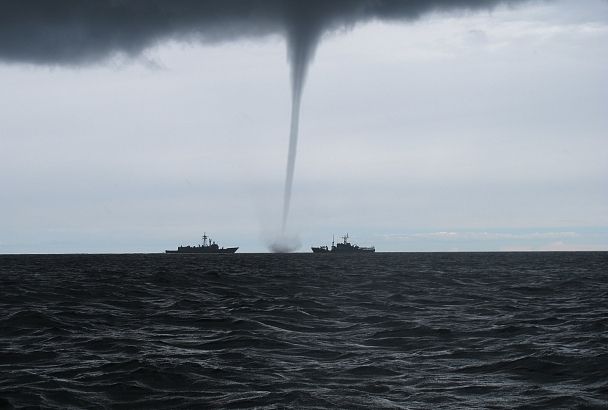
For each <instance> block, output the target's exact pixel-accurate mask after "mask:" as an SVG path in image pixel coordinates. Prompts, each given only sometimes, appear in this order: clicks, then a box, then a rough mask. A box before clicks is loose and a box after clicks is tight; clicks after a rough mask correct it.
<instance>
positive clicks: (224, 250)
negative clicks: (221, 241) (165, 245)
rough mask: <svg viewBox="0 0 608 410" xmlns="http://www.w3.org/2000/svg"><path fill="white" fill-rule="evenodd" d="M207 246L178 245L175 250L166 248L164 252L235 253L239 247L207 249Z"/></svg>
mask: <svg viewBox="0 0 608 410" xmlns="http://www.w3.org/2000/svg"><path fill="white" fill-rule="evenodd" d="M208 248H209V247H208V246H207V247H203V246H201V247H198V246H180V247H179V248H177V250H166V251H165V253H235V252H236V251H237V250H238V249H239V248H238V247H237V248H219V249H208Z"/></svg>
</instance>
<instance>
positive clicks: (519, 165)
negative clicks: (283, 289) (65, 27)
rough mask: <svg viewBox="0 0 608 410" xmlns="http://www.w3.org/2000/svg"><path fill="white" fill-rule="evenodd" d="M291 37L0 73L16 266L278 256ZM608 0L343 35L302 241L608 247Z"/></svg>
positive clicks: (299, 219)
mask: <svg viewBox="0 0 608 410" xmlns="http://www.w3.org/2000/svg"><path fill="white" fill-rule="evenodd" d="M286 56H287V53H286V45H285V38H284V37H283V36H281V35H280V34H273V33H270V34H268V35H265V36H261V37H259V36H256V37H255V38H239V39H236V40H231V41H222V42H219V43H208V42H204V43H201V42H198V41H196V40H193V39H190V40H188V41H184V40H171V41H164V42H160V43H158V44H156V45H155V46H153V47H150V48H147V49H145V51H144V52H143V54H142V55H139V56H137V57H133V58H131V57H125V56H117V57H112V58H110V59H107V60H104V61H102V62H99V63H94V64H87V65H85V66H78V65H62V64H59V65H58V64H50V65H48V64H38V63H31V62H21V61H14V60H0V90H1V93H0V253H20V252H27V253H46V252H50V253H55V252H160V251H164V250H165V249H171V248H175V247H176V246H177V245H179V244H187V243H197V242H198V241H199V237H200V235H202V233H203V232H204V231H206V232H207V233H210V234H211V235H212V237H214V238H216V239H217V241H218V242H219V243H220V245H223V246H240V251H244V252H256V251H262V252H263V251H266V250H267V244H268V242H269V241H270V240H271V239H272V237H273V235H274V234H275V233H276V231H277V229H279V225H280V222H281V221H280V219H281V215H280V214H281V207H282V190H283V183H284V178H285V162H286V154H287V143H288V133H289V115H290V101H291V97H290V92H291V91H290V86H289V75H290V71H289V67H288V63H287V57H286ZM607 73H608V2H607V1H604V0H585V1H530V2H524V3H521V4H519V3H518V4H516V5H512V6H499V7H498V8H496V9H494V10H492V11H488V10H484V11H460V12H456V13H453V12H441V13H431V14H426V15H424V16H422V17H421V18H419V19H416V20H413V21H398V20H397V21H390V22H387V21H380V20H372V21H370V22H367V23H364V24H358V25H356V26H353V27H351V28H349V29H347V30H343V29H341V30H337V31H332V32H329V33H326V34H324V36H323V38H322V41H321V42H320V44H319V45H318V48H317V51H316V55H315V57H314V61H313V62H312V64H311V66H310V69H309V72H308V78H307V82H306V86H305V90H304V95H303V101H302V113H301V118H300V121H301V123H300V139H299V146H298V155H297V163H296V169H295V182H294V188H293V189H294V191H293V195H294V196H293V199H292V211H291V214H290V219H289V223H288V226H289V231H290V234H292V235H295V236H298V237H299V240H300V242H301V248H300V250H301V251H307V250H309V247H310V246H311V245H315V246H316V245H321V244H329V242H331V237H332V234H336V235H341V234H344V233H346V232H348V233H349V234H350V235H351V238H352V241H353V242H355V243H358V244H360V245H375V246H376V248H377V250H378V251H443V250H446V251H451V250H480V251H487V250H608V160H607V159H608V108H607V107H608V75H607Z"/></svg>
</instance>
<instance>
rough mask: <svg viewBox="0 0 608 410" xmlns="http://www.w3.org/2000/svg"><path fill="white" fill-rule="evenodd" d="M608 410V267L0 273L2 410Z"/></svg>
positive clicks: (296, 261)
mask: <svg viewBox="0 0 608 410" xmlns="http://www.w3.org/2000/svg"><path fill="white" fill-rule="evenodd" d="M13 406H14V407H17V408H19V407H23V406H42V407H45V408H48V407H56V408H66V407H73V408H84V407H90V408H98V407H112V408H120V407H122V408H161V407H164V408H180V407H183V408H248V407H268V408H283V407H290V408H363V407H365V408H450V409H451V408H459V407H460V408H476V407H482V408H487V407H490V408H512V407H517V406H524V407H539V408H545V407H546V408H577V407H583V408H588V407H597V408H602V407H604V408H605V407H607V406H608V253H529V254H528V253H513V254H509V253H503V254H486V253H484V254H458V253H451V254H422V253H421V254H375V255H357V256H350V257H349V256H344V255H313V254H299V255H298V254H292V255H254V254H249V255H247V254H241V255H239V254H236V255H199V256H196V255H190V256H189V255H90V256H86V255H81V256H77V255H75V256H65V255H63V256H62V255H56V256H0V408H4V407H7V408H11V407H13Z"/></svg>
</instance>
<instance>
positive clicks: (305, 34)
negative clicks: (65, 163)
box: [0, 0, 522, 64]
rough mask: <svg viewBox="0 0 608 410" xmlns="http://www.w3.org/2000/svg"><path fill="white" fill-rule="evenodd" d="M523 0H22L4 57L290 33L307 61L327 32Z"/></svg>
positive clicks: (109, 51) (2, 21) (2, 40)
mask: <svg viewBox="0 0 608 410" xmlns="http://www.w3.org/2000/svg"><path fill="white" fill-rule="evenodd" d="M521 1H522V0H510V1H506V0H503V1H499V0H491V1H488V0H413V1H401V0H332V1H324V0H309V1H306V2H303V1H299V0H207V1H205V0H202V1H196V0H174V1H164V0H148V1H144V0H112V1H105V2H103V1H80V0H60V1H53V2H48V1H44V0H24V1H18V2H3V4H2V5H1V6H0V60H4V61H13V62H27V63H34V64H83V63H94V62H96V61H99V60H103V59H105V58H108V57H111V56H113V55H115V54H125V55H129V56H136V55H138V54H140V53H141V52H142V51H144V50H145V49H146V48H148V47H150V46H153V45H155V44H157V43H159V42H162V41H164V40H168V39H177V40H180V39H181V40H188V41H191V40H200V41H204V42H220V41H228V40H233V39H238V38H246V37H258V36H265V35H271V34H280V35H285V36H286V37H287V39H288V44H289V49H290V52H289V56H290V60H292V61H297V60H298V59H303V60H308V59H309V58H310V56H311V54H312V53H313V52H314V47H315V44H316V42H317V40H318V39H319V38H320V36H321V35H322V34H323V33H324V32H326V31H327V30H333V29H337V28H343V27H351V26H354V25H356V24H357V23H360V22H365V21H369V20H374V19H381V20H411V19H415V18H417V17H419V16H420V15H422V14H424V13H427V12H431V11H436V10H439V11H441V10H446V11H454V10H469V9H489V8H491V7H493V6H495V5H497V4H498V3H518V2H521Z"/></svg>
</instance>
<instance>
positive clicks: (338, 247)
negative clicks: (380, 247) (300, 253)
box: [311, 234, 376, 253]
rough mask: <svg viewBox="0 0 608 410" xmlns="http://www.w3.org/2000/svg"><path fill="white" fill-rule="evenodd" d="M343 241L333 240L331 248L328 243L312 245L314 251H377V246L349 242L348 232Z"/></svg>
mask: <svg viewBox="0 0 608 410" xmlns="http://www.w3.org/2000/svg"><path fill="white" fill-rule="evenodd" d="M342 241H343V242H342V243H337V244H336V243H335V240H334V239H332V241H331V248H329V247H328V246H327V245H324V246H313V247H311V249H312V251H313V252H314V253H369V252H376V248H375V247H373V246H369V247H365V246H358V245H353V244H351V243H350V242H348V234H346V235H344V236H343V237H342Z"/></svg>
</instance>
